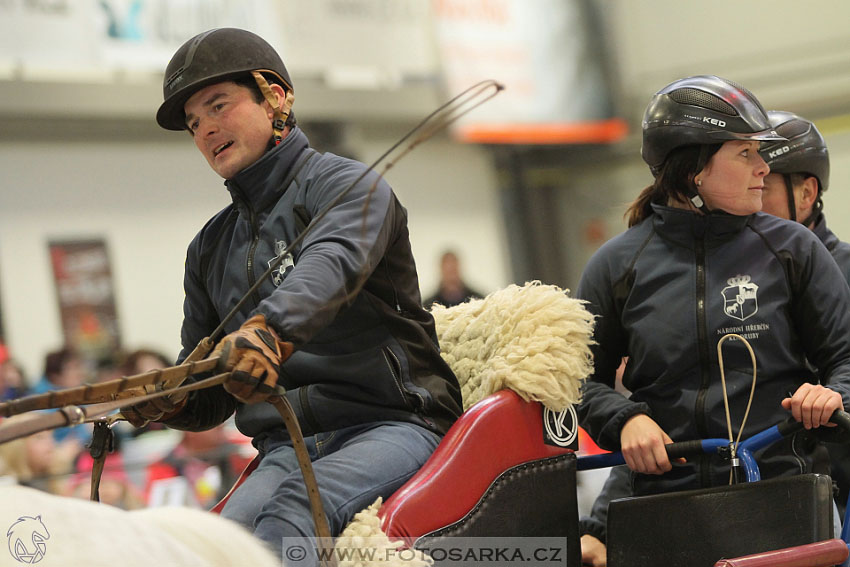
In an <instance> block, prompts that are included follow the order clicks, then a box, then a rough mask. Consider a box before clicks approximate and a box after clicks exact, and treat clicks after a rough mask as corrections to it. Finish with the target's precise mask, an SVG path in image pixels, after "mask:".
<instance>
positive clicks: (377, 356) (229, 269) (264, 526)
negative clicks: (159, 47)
mask: <svg viewBox="0 0 850 567" xmlns="http://www.w3.org/2000/svg"><path fill="white" fill-rule="evenodd" d="M163 91H164V99H165V100H164V102H163V104H162V106H161V107H160V108H159V111H158V112H157V122H158V123H159V124H160V125H161V126H162V127H163V128H166V129H169V130H186V131H187V132H188V133H189V134H190V135H191V136H192V139H193V141H194V143H195V145H196V146H197V147H198V149H199V150H200V152H201V153H202V154H203V156H204V157H205V158H206V160H207V161H208V162H209V164H210V167H212V169H213V170H214V171H215V172H216V173H218V174H219V175H221V176H222V177H223V178H224V179H225V183H224V184H225V187H226V188H227V190H228V191H229V192H230V194H231V196H232V198H233V203H232V204H231V205H229V206H228V207H226V208H225V209H224V210H222V211H221V212H220V213H218V214H217V215H215V216H214V217H213V218H212V219H211V220H210V221H209V222H208V223H207V224H206V225H205V226H204V227H203V228H202V229H201V231H200V232H199V233H198V235H197V236H196V237H195V239H194V240H193V241H192V243H191V244H190V245H189V249H188V253H187V258H186V271H185V279H184V287H185V291H186V299H185V302H184V320H183V328H182V344H183V350H182V352H181V353H180V356H179V361H182V360H183V359H185V358H186V356H188V354H189V353H190V352H191V351H192V350H193V349H194V348H195V346H196V345H197V344H198V343H199V342H200V341H201V340H202V339H203V338H204V337H206V336H208V335H210V334H211V332H212V331H213V329H215V328H216V326H217V325H218V324H219V323H220V322H221V321H222V320H223V318H224V317H225V315H227V314H228V312H229V311H230V310H231V309H232V308H233V306H234V305H236V304H237V302H238V301H239V300H240V299H241V298H242V297H243V296H244V294H245V293H246V291H247V290H248V289H249V288H250V287H251V286H252V285H253V284H254V283H255V282H256V281H257V279H258V278H260V277H261V275H262V274H263V272H264V271H265V270H266V269H267V267H268V266H269V264H270V263H271V262H273V261H275V260H276V259H278V256H279V255H280V254H281V253H282V252H283V250H284V249H285V248H286V246H287V244H288V243H290V242H293V240H295V238H296V237H298V236H299V235H300V234H302V233H305V231H306V234H305V238H304V240H303V242H302V243H301V245H300V246H299V247H297V249H295V250H294V252H293V253H292V254H291V255H289V256H287V257H286V258H285V259H284V260H283V261H282V263H281V264H280V267H279V268H278V269H276V270H275V271H274V272H273V274H272V275H271V277H268V278H266V279H265V280H264V281H262V282H261V285H260V287H259V288H258V290H257V291H256V293H254V294H253V295H252V296H251V297H250V300H249V301H247V302H246V304H245V305H244V306H243V307H242V308H241V309H240V310H239V311H238V313H237V315H236V316H235V317H234V318H233V319H232V320H231V321H230V322H229V324H228V325H227V326H226V328H225V331H226V332H228V333H229V334H228V335H227V336H226V337H225V338H224V339H222V340H221V341H220V343H219V344H218V346H217V347H216V351H214V353H213V354H222V353H224V352H226V351H224V350H223V349H224V346H225V345H229V347H230V355H229V357H228V360H227V368H228V369H231V370H233V376H232V378H231V379H230V381H228V382H227V383H225V384H224V386H223V387H215V388H209V389H205V390H200V391H197V392H193V393H192V394H190V395H189V396H188V397H186V398H184V399H181V400H170V401H166V402H162V403H151V404H147V405H144V406H141V407H140V406H134V407H133V408H127V409H126V410H124V414H125V415H126V416H127V417H128V418H129V419H130V420H131V421H133V422H135V423H143V422H144V421H145V420H159V421H163V422H164V423H166V424H167V425H169V426H171V427H173V428H176V429H184V430H204V429H208V428H210V427H213V426H215V425H217V424H219V423H221V422H223V421H224V420H226V419H227V418H228V417H229V416H230V415H231V414H233V413H234V412H235V413H236V425H237V427H238V428H239V429H240V431H242V432H243V433H244V434H245V435H248V436H250V437H252V438H253V443H254V445H255V446H256V447H257V449H258V451H259V453H260V455H261V456H262V460H261V461H260V464H259V466H258V468H257V469H256V470H255V471H254V472H253V473H252V474H251V475H250V476H249V477H248V479H247V481H246V482H245V483H244V484H242V485H240V486H239V488H237V489H236V491H235V492H234V493H233V494H232V496H231V497H230V499H229V500H228V502H227V505H226V506H225V508H224V510H223V512H222V514H223V515H224V516H225V517H228V518H231V519H234V520H236V521H238V522H240V523H241V524H243V525H245V526H247V527H248V528H249V529H251V530H253V532H254V533H255V535H257V536H258V537H259V538H261V539H262V540H264V541H266V542H268V544H269V545H270V546H271V547H272V548H273V549H274V550H276V551H277V552H278V553H281V552H283V551H284V550H285V549H286V548H287V541H290V542H291V541H292V539H291V538H305V537H307V538H309V537H312V536H314V535H315V533H314V528H313V522H312V518H311V514H310V509H309V505H308V499H307V493H306V490H305V486H304V482H303V480H302V477H301V473H300V471H299V468H298V465H297V460H296V458H295V454H294V450H293V448H292V441H291V440H290V438H289V435H288V434H287V432H286V429H285V427H284V424H283V422H282V420H281V418H280V416H279V415H278V412H277V410H276V409H275V408H274V407H273V406H271V405H270V404H265V403H257V402H262V401H264V400H265V399H267V397H268V396H269V394H270V393H271V392H272V391H273V388H274V387H276V386H282V387H283V388H285V389H286V396H287V398H288V400H289V402H290V403H291V405H292V406H293V408H294V410H295V413H296V414H297V417H298V419H299V422H300V424H301V427H302V430H303V431H304V435H305V440H306V443H307V446H308V449H309V451H310V454H311V458H312V460H313V468H314V471H315V474H316V477H317V481H318V485H319V489H320V493H321V496H322V500H323V504H324V508H325V511H326V512H327V515H328V520H329V523H330V527H331V532H332V535H334V536H336V535H338V534H339V533H340V531H341V530H342V529H343V528H344V527H345V525H346V524H347V523H348V521H349V520H350V519H351V518H352V516H353V515H354V514H355V513H356V512H358V511H360V510H362V509H364V508H366V507H367V506H368V505H370V504H371V503H372V502H374V501H375V500H376V499H377V498H378V497H384V498H386V497H388V496H389V495H390V494H392V493H393V492H394V491H395V490H396V489H397V488H399V487H400V486H401V485H402V484H403V483H404V482H405V481H406V480H407V479H408V478H409V477H410V476H412V475H413V473H414V472H416V470H418V469H419V468H420V467H421V465H422V464H423V463H424V462H425V460H426V459H427V458H428V456H429V455H430V454H431V452H432V451H433V450H434V448H435V447H436V446H437V443H438V442H439V440H440V437H441V436H442V435H443V434H444V433H445V432H446V430H447V429H448V427H449V426H450V425H451V424H452V423H453V421H454V420H455V419H456V418H457V416H458V415H459V414H460V412H461V403H460V394H459V388H458V384H457V380H456V379H455V377H454V375H453V374H452V372H451V370H450V369H449V367H448V366H447V365H446V363H445V362H444V361H443V360H442V358H441V357H440V354H439V347H438V345H437V338H436V333H435V328H434V320H433V318H432V317H431V315H430V314H429V313H428V312H426V311H425V310H424V309H423V308H422V307H421V305H420V302H421V298H420V292H419V288H418V278H417V274H416V268H415V265H414V261H413V256H412V254H411V249H410V242H409V236H408V229H407V213H406V211H405V209H404V208H402V206H401V205H400V204H399V202H398V201H397V200H396V197H395V195H394V194H393V192H392V190H391V189H390V187H389V186H388V185H387V183H386V182H384V181H383V180H382V179H379V177H378V176H377V174H375V173H374V172H369V173H368V174H367V175H365V177H364V178H363V179H362V180H361V181H359V182H357V183H354V185H353V186H352V183H353V182H354V181H355V180H356V179H358V177H359V176H361V175H362V174H364V172H365V171H366V167H365V166H364V165H363V164H361V163H359V162H355V161H352V160H348V159H344V158H342V157H339V156H335V155H332V154H327V153H326V154H320V153H318V152H316V151H314V150H312V149H311V148H310V147H309V143H308V140H307V137H306V136H305V134H304V133H303V132H302V131H301V130H300V129H299V128H298V126H297V125H296V124H295V119H294V117H293V115H292V113H291V106H292V102H293V100H294V89H293V86H292V81H291V80H290V78H289V75H288V73H287V71H286V68H285V67H284V65H283V62H282V61H281V59H280V57H279V56H278V54H277V53H276V52H275V50H274V49H273V48H272V47H271V46H270V45H269V44H268V43H266V42H265V41H264V40H263V39H261V38H260V37H258V36H256V35H255V34H253V33H250V32H247V31H244V30H239V29H232V28H226V29H217V30H211V31H208V32H205V33H202V34H199V35H198V36H196V37H194V38H192V39H190V40H189V41H188V42H186V44H184V45H183V46H182V47H181V48H180V49H179V50H178V51H177V53H176V54H175V55H174V57H173V58H172V60H171V62H170V63H169V65H168V68H167V70H166V76H165V82H164V87H163ZM346 189H349V190H348V191H347V192H346V193H345V195H344V196H343V197H342V198H341V199H340V200H339V201H338V202H337V203H336V204H335V205H332V206H331V208H330V212H329V213H328V214H327V215H326V216H324V217H323V218H321V219H317V217H318V215H319V214H320V212H322V211H323V210H324V209H325V208H327V207H328V206H329V203H331V202H332V201H333V200H334V199H336V198H338V197H339V196H340V194H341V193H343V192H345V190H346ZM314 219H316V220H317V222H315V223H313V224H314V226H310V228H309V229H308V228H307V226H308V225H310V224H311V222H312V221H313V220H314ZM314 563H315V560H314V559H313V558H311V557H310V556H309V555H308V558H307V560H305V562H301V563H298V564H299V565H308V564H314Z"/></svg>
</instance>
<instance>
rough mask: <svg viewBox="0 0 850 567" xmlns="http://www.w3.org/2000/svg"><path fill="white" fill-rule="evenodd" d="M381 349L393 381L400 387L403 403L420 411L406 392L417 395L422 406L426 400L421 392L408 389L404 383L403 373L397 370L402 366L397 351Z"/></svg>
mask: <svg viewBox="0 0 850 567" xmlns="http://www.w3.org/2000/svg"><path fill="white" fill-rule="evenodd" d="M381 350H382V351H383V353H384V360H386V362H387V367H388V368H389V369H390V375H391V376H392V377H393V381H395V384H396V387H397V388H398V393H399V395H400V396H401V401H402V403H403V404H404V406H405V407H406V408H408V409H411V410H413V411H416V412H417V413H418V410H416V408H414V407H413V405H412V404H411V403H410V400H408V399H407V396H405V393H408V394H411V395H413V396H416V397H417V398H418V399H419V406H420V407H425V400H423V399H422V396H421V395H420V394H417V393H415V392H410V391H408V390H407V388H405V387H404V385H403V384H402V382H401V375H400V373H398V372H396V370H395V369H396V368H399V369H400V368H401V363H400V362H399V360H398V357H396V355H395V353H394V352H393V351H392V350H391V349H389V348H383V349H381ZM390 359H392V360H390ZM393 363H395V366H393Z"/></svg>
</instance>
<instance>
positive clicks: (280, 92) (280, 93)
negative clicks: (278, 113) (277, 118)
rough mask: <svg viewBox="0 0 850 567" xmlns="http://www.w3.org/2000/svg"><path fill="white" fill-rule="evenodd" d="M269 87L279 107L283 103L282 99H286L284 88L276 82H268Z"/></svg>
mask: <svg viewBox="0 0 850 567" xmlns="http://www.w3.org/2000/svg"><path fill="white" fill-rule="evenodd" d="M269 88H270V89H271V90H272V92H273V93H274V95H275V100H276V101H277V108H281V107H282V105H283V101H284V100H285V99H286V89H284V88H283V87H282V86H280V85H279V84H277V83H271V82H270V83H269Z"/></svg>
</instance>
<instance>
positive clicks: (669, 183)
mask: <svg viewBox="0 0 850 567" xmlns="http://www.w3.org/2000/svg"><path fill="white" fill-rule="evenodd" d="M722 145H723V144H697V145H690V146H681V147H678V148H676V149H674V150H672V151H671V152H670V153H669V154H668V155H667V158H666V159H665V160H664V163H662V164H661V167H659V168H658V175H656V176H655V181H654V182H653V183H652V185H649V186H648V187H646V188H645V189H644V190H643V191H641V192H640V195H638V197H637V199H635V200H634V201H633V202H632V203H631V204H630V205H629V208H628V209H627V210H626V214H625V216H626V218H627V219H628V224H629V226H630V227H631V226H634V225H636V224H638V223H639V222H641V221H642V220H644V219H646V218H648V217H649V216H650V215H651V214H652V204H653V203H655V204H657V205H666V204H668V203H669V202H670V201H679V202H685V203H687V202H688V200H689V199H690V198H691V197H692V196H693V195H694V194H696V193H697V187H696V184H695V183H694V177H696V175H697V173H699V172H700V171H702V169H703V168H704V167H705V165H706V164H707V163H708V161H709V160H710V159H711V156H713V155H714V154H715V153H717V150H719V149H720V146H722Z"/></svg>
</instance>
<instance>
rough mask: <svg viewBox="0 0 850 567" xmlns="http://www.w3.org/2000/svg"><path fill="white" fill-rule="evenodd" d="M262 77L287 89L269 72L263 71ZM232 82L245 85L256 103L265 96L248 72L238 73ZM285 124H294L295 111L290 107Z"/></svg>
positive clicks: (241, 85)
mask: <svg viewBox="0 0 850 567" xmlns="http://www.w3.org/2000/svg"><path fill="white" fill-rule="evenodd" d="M263 77H265V79H266V80H267V81H268V82H269V84H272V83H275V84H277V85H280V86H281V87H283V90H289V89H288V88H287V87H286V85H281V84H280V81H278V80H276V79H275V77H274V76H273V75H270V74H269V73H263ZM233 82H234V83H236V84H237V85H239V86H240V87H245V88H246V89H248V90H250V91H251V95H252V96H253V97H254V102H256V103H257V104H262V103H263V101H264V100H266V97H264V96H263V91H261V90H260V86H259V85H258V84H257V81H256V80H255V79H254V76H253V75H251V74H250V73H247V74H244V75H239V76H238V77H236V78H235V79H233ZM285 124H286V125H287V126H289V127H292V126H295V113H294V112H293V111H292V109H290V110H289V116H287V117H286V123H285Z"/></svg>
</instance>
